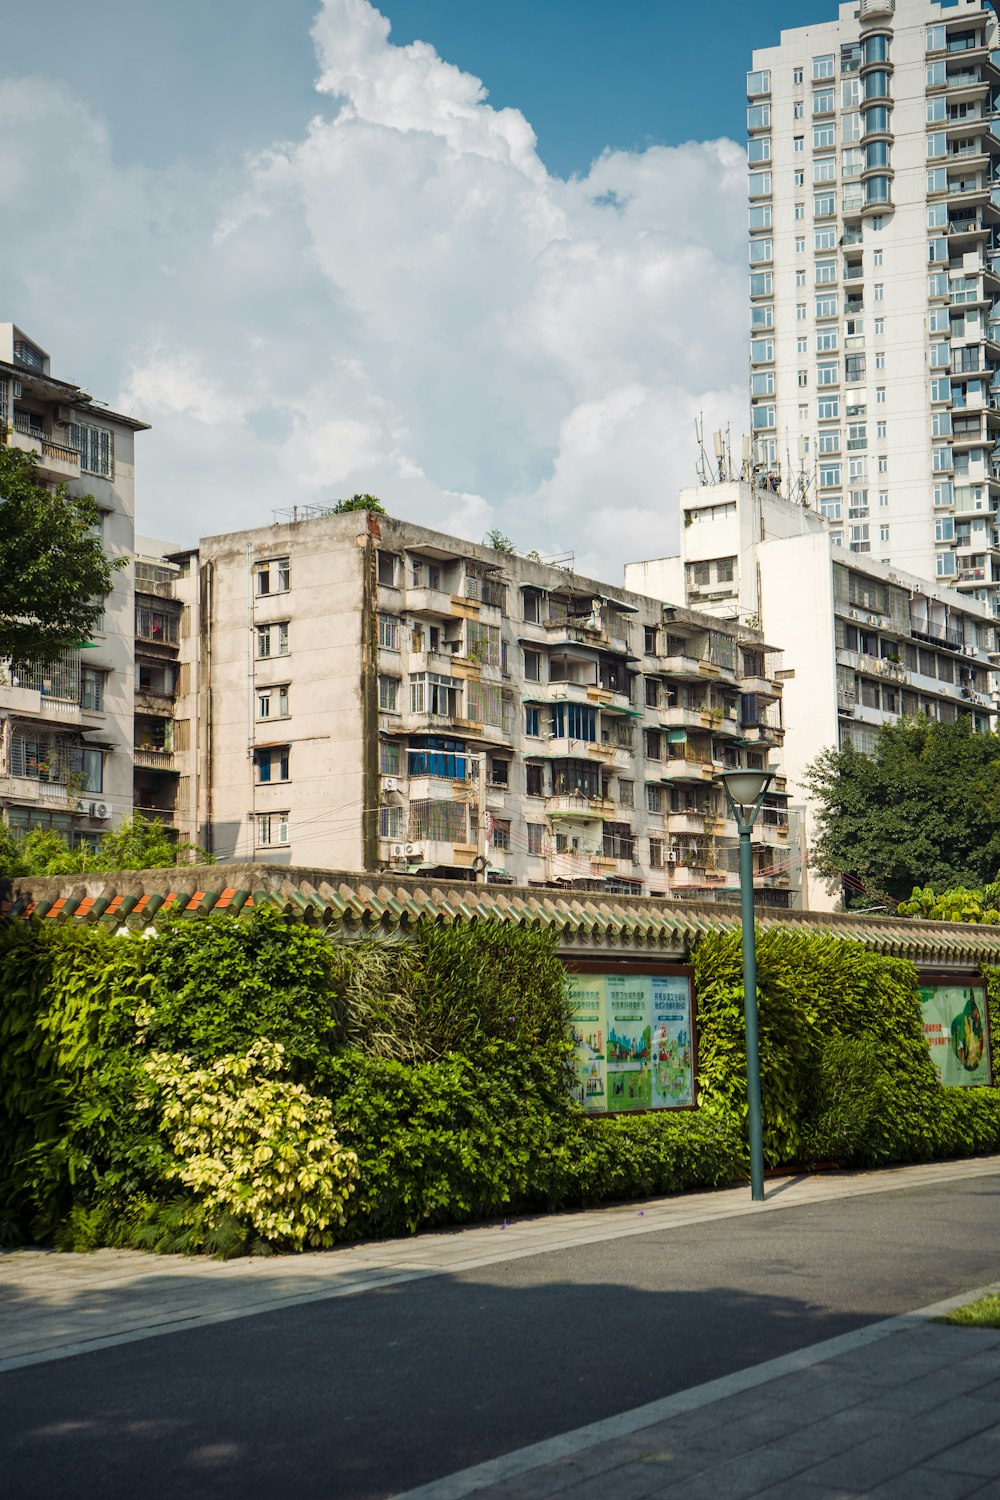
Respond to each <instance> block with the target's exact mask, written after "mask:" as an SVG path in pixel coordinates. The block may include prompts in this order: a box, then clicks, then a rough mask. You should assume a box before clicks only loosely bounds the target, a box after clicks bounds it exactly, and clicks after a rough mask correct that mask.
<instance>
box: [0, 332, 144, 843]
mask: <svg viewBox="0 0 1000 1500" xmlns="http://www.w3.org/2000/svg"><path fill="white" fill-rule="evenodd" d="M145 428H146V423H144V422H139V421H136V420H135V419H134V418H132V417H127V416H122V415H121V414H119V413H116V412H111V411H108V410H107V409H106V408H105V407H103V406H101V405H100V404H99V403H98V402H96V401H95V400H94V399H93V398H92V397H91V396H89V395H88V394H87V393H86V391H83V390H81V388H80V387H79V386H77V385H73V384H71V383H70V382H68V381H65V380H59V379H57V378H56V377H55V376H54V375H52V374H51V371H50V360H49V356H48V354H47V353H46V352H45V350H44V349H42V348H41V347H40V346H39V345H38V344H37V343H36V342H35V341H34V340H32V339H29V338H28V337H27V335H26V334H25V333H23V332H22V330H21V329H20V328H18V327H16V326H15V325H14V324H13V323H0V440H2V441H3V442H4V443H5V444H7V445H9V446H11V447H15V448H20V449H23V450H24V451H26V452H29V453H33V454H34V455H35V457H36V459H37V471H38V476H39V478H40V479H41V480H42V481H43V482H44V483H46V484H48V485H51V486H55V485H57V484H59V483H65V484H66V485H67V487H68V488H69V490H70V492H71V493H73V494H90V495H92V496H93V497H94V499H95V501H96V502H97V505H98V507H99V509H100V512H101V518H102V537H103V542H104V547H105V550H106V552H107V553H108V555H109V556H110V557H113V558H119V557H126V558H127V557H131V555H132V549H133V541H134V517H135V457H134V439H135V434H136V432H139V431H143V430H145ZM132 629H133V588H132V576H131V570H130V569H122V570H121V571H119V572H117V573H115V575H114V585H113V587H112V591H111V593H110V594H109V595H108V597H107V599H106V601H105V609H104V614H103V618H102V620H101V622H100V624H99V626H98V628H97V629H96V630H95V631H94V632H93V634H92V638H91V639H90V640H87V641H81V642H80V643H79V646H78V647H77V648H75V649H73V650H71V651H67V652H65V653H64V655H63V656H62V657H61V658H60V659H59V660H58V661H57V662H54V663H53V664H51V665H49V666H45V667H40V666H38V665H37V664H36V663H34V662H31V661H24V662H16V661H9V660H0V817H2V820H3V822H4V823H6V824H7V825H8V826H9V827H10V828H12V829H14V830H16V831H17V832H25V831H27V830H28V829H31V828H51V829H54V830H56V831H58V832H59V833H61V834H63V835H65V836H66V837H67V839H68V840H69V842H70V843H71V844H77V843H80V842H88V843H93V842H95V841H96V839H97V838H98V837H99V836H100V834H101V833H102V832H104V831H105V829H107V828H108V827H109V826H110V825H111V823H112V822H114V821H115V820H119V819H121V818H122V817H125V816H127V815H128V814H129V813H130V812H131V810H132V708H133V704H132V697H133V687H132V680H133V679H132V674H133V662H132Z"/></svg>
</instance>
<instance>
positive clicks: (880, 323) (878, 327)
mask: <svg viewBox="0 0 1000 1500" xmlns="http://www.w3.org/2000/svg"><path fill="white" fill-rule="evenodd" d="M884 333H885V319H884V318H876V319H875V337H876V338H877V339H878V338H881V337H882V335H883V334H884ZM877 358H878V356H877V355H876V359H877ZM877 368H878V369H881V368H882V366H881V365H878V366H877Z"/></svg>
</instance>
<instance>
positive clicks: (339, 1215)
mask: <svg viewBox="0 0 1000 1500" xmlns="http://www.w3.org/2000/svg"><path fill="white" fill-rule="evenodd" d="M143 1067H144V1069H145V1071H146V1073H147V1074H148V1075H149V1078H150V1079H151V1080H152V1082H153V1084H154V1085H155V1087H156V1095H155V1096H153V1097H151V1098H149V1099H147V1100H146V1101H144V1102H145V1103H146V1105H147V1107H148V1108H151V1109H154V1110H156V1112H157V1113H158V1114H159V1117H160V1122H159V1123H160V1130H161V1131H162V1132H163V1133H164V1134H165V1135H166V1136H167V1139H168V1140H169V1143H170V1147H171V1150H172V1151H173V1152H174V1156H175V1161H174V1163H173V1164H171V1165H170V1166H169V1167H167V1168H166V1170H165V1172H164V1176H165V1177H166V1178H168V1179H170V1178H176V1180H177V1181H179V1182H181V1183H183V1185H184V1186H185V1187H186V1188H189V1189H190V1190H191V1191H192V1193H193V1194H194V1195H195V1197H196V1199H197V1200H198V1202H199V1205H200V1206H201V1207H202V1208H203V1209H204V1211H205V1212H206V1214H207V1215H208V1216H209V1217H210V1218H211V1219H221V1218H222V1217H223V1216H228V1217H229V1218H230V1219H232V1220H233V1221H234V1222H235V1223H236V1224H238V1225H240V1226H241V1227H244V1226H245V1228H246V1230H247V1232H248V1233H250V1232H252V1233H253V1234H254V1235H255V1236H256V1237H257V1238H258V1239H261V1240H264V1241H265V1242H266V1243H267V1244H268V1245H269V1246H272V1247H274V1248H276V1249H288V1250H302V1249H304V1248H306V1247H307V1246H322V1245H332V1244H333V1233H332V1230H331V1228H330V1226H331V1225H341V1224H343V1222H344V1204H345V1203H346V1201H347V1198H348V1195H349V1193H350V1191H351V1188H352V1186H353V1183H354V1180H355V1178H356V1176H357V1157H356V1156H354V1154H353V1153H352V1152H350V1151H345V1150H344V1148H343V1147H342V1146H341V1145H340V1144H339V1142H338V1141H337V1137H336V1135H335V1133H334V1130H333V1120H332V1113H331V1109H330V1105H329V1103H328V1102H327V1100H325V1099H314V1098H312V1097H311V1096H310V1095H309V1094H308V1093H307V1092H306V1090H305V1089H304V1088H303V1087H302V1086H301V1084H295V1083H289V1082H288V1081H287V1080H284V1079H279V1078H277V1077H276V1076H275V1075H276V1074H279V1073H282V1072H284V1071H285V1070H286V1068H287V1064H286V1062H285V1059H284V1051H283V1048H281V1047H280V1046H277V1045H275V1044H274V1043H272V1042H269V1041H266V1040H265V1039H263V1038H262V1039H261V1040H260V1041H257V1042H254V1044H253V1045H252V1046H251V1047H250V1048H249V1049H248V1051H247V1052H246V1053H244V1054H243V1056H242V1057H219V1058H216V1060H215V1061H214V1062H213V1063H210V1064H209V1065H208V1066H207V1067H203V1068H197V1067H193V1066H192V1064H191V1059H190V1058H188V1057H178V1056H176V1055H174V1054H171V1053H168V1052H154V1053H153V1054H152V1055H151V1056H150V1057H148V1058H147V1059H146V1061H145V1062H144V1064H143Z"/></svg>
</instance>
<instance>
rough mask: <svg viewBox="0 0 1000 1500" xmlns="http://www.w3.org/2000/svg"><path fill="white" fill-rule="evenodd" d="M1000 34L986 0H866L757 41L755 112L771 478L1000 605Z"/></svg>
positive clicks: (762, 422)
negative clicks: (763, 43)
mask: <svg viewBox="0 0 1000 1500" xmlns="http://www.w3.org/2000/svg"><path fill="white" fill-rule="evenodd" d="M816 3H817V5H818V3H819V0H816ZM997 46H998V27H997V17H996V15H995V14H994V9H993V7H992V6H991V5H987V4H983V3H980V0H853V3H850V4H846V5H841V6H840V11H839V16H838V18H837V19H836V20H832V21H829V22H821V23H817V24H815V25H809V26H802V27H796V28H795V29H793V30H790V31H784V32H782V34H781V41H780V44H779V45H778V46H776V47H767V48H762V49H760V50H759V51H755V52H754V54H753V70H752V71H751V72H750V73H749V74H748V80H747V92H748V96H749V107H748V111H747V124H748V133H749V146H748V155H749V196H750V208H749V225H750V298H751V307H752V311H751V323H752V334H751V376H750V380H751V399H752V406H753V416H752V426H753V434H754V438H755V440H756V448H755V456H756V461H757V466H758V470H764V471H765V472H771V473H773V474H779V473H780V474H781V475H782V486H783V488H785V490H786V493H789V494H792V495H797V496H798V497H799V498H800V499H804V500H806V502H807V503H809V504H810V505H812V506H814V507H815V508H816V509H817V510H818V511H819V512H821V513H822V515H824V516H825V517H826V519H827V521H828V522H829V525H830V527H831V530H832V532H833V540H834V542H840V543H841V544H842V545H843V546H844V548H845V550H850V551H853V552H859V553H860V552H864V553H871V555H872V556H873V557H874V558H876V559H877V560H880V561H882V562H886V563H891V564H892V565H894V566H898V567H900V568H904V569H905V570H906V571H907V572H908V573H910V574H916V575H920V576H921V577H925V578H928V579H937V580H939V581H941V582H942V583H945V584H948V585H954V586H955V587H956V588H958V589H960V590H961V591H962V592H963V593H964V594H966V595H967V596H971V597H972V598H973V599H975V600H976V601H978V602H979V603H981V604H985V605H986V606H987V607H988V608H989V609H990V610H991V611H992V613H993V614H994V615H996V616H1000V533H998V518H997V507H998V502H1000V462H998V459H1000V454H998V451H997V449H996V448H995V446H994V445H995V444H996V443H997V442H998V440H1000V397H998V392H1000V137H998V134H997V133H995V132H996V123H995V122H996V118H997V109H998V105H1000V67H998V54H997V53H996V52H995V51H994V50H993V49H994V48H996V47H997ZM995 455H997V456H995Z"/></svg>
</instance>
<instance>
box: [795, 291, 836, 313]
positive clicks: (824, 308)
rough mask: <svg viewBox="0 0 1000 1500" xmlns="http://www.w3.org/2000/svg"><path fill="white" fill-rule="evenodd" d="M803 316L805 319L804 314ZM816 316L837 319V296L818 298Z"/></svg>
mask: <svg viewBox="0 0 1000 1500" xmlns="http://www.w3.org/2000/svg"><path fill="white" fill-rule="evenodd" d="M802 316H803V317H805V313H804V312H803V314H802ZM816 316H817V318H835V317H836V316H837V298H836V295H835V294H834V295H832V296H831V295H829V294H828V295H827V296H825V297H817V298H816Z"/></svg>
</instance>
